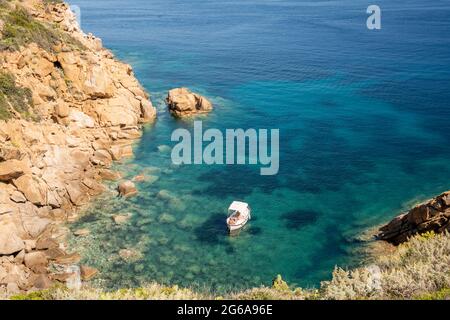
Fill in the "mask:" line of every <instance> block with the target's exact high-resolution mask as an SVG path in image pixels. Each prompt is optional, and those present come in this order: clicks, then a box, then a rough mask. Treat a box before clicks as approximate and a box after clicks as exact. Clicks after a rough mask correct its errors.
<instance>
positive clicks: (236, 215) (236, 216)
mask: <svg viewBox="0 0 450 320" xmlns="http://www.w3.org/2000/svg"><path fill="white" fill-rule="evenodd" d="M240 216H241V213H240V212H239V211H236V212H235V213H234V214H233V216H232V217H231V219H230V224H236V223H237V222H238V221H239V217H240Z"/></svg>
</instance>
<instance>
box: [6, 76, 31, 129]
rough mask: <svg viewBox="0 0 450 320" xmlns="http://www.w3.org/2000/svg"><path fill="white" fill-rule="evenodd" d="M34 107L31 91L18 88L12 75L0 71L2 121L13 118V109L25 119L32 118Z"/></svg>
mask: <svg viewBox="0 0 450 320" xmlns="http://www.w3.org/2000/svg"><path fill="white" fill-rule="evenodd" d="M32 105H33V100H32V93H31V90H30V89H28V88H21V87H18V86H17V85H16V82H15V78H14V76H13V75H12V74H10V73H7V72H3V71H0V120H7V119H10V118H11V117H12V113H11V111H12V110H11V108H12V109H14V110H15V111H16V112H18V113H20V114H21V115H22V116H23V117H24V118H30V117H31V113H30V111H31V110H30V108H31V107H32Z"/></svg>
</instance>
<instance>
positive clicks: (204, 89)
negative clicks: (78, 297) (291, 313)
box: [70, 0, 450, 290]
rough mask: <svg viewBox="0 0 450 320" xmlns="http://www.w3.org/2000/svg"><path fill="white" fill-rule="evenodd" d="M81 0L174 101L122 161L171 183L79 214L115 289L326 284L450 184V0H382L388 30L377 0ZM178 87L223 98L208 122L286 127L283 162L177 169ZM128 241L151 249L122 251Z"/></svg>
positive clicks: (93, 256)
mask: <svg viewBox="0 0 450 320" xmlns="http://www.w3.org/2000/svg"><path fill="white" fill-rule="evenodd" d="M70 2H71V3H72V4H76V5H79V6H80V8H81V13H82V17H81V21H82V28H83V29H84V30H85V31H86V32H93V33H94V34H96V35H97V36H99V37H101V38H102V39H103V42H104V45H105V46H107V47H109V48H111V49H112V50H113V51H114V53H115V54H116V56H117V57H118V58H120V59H122V60H124V61H126V62H128V63H130V64H131V65H132V66H133V67H134V70H135V73H136V75H137V77H138V79H139V80H140V81H141V82H142V84H143V85H144V86H145V87H146V89H147V90H148V91H149V92H151V94H152V100H153V103H154V105H155V106H157V107H158V111H159V120H158V122H157V123H156V125H154V126H148V127H146V128H145V131H144V136H143V138H142V140H141V141H140V142H139V143H137V144H136V146H135V154H136V156H135V158H134V159H132V160H130V161H128V162H126V163H124V164H123V165H119V166H118V169H120V170H122V171H124V172H125V177H129V178H132V177H133V176H134V175H136V174H139V173H142V172H144V173H146V174H147V175H150V176H151V179H152V180H155V179H156V177H158V180H157V181H149V182H144V183H141V184H139V186H138V187H139V190H140V194H139V196H138V197H136V198H132V199H130V200H119V199H117V198H114V197H113V196H112V195H111V194H107V195H105V196H103V197H102V199H100V200H99V201H97V202H96V203H94V204H93V205H92V207H91V208H90V209H89V210H88V215H87V217H86V218H84V219H83V220H82V221H81V222H80V223H78V224H77V225H76V227H79V226H80V225H82V226H83V227H88V228H90V229H92V230H93V233H92V235H91V236H90V237H89V238H87V239H83V240H79V239H78V240H76V241H75V243H74V245H75V246H78V247H83V248H85V249H86V250H85V254H86V256H85V262H87V263H89V264H91V265H94V266H98V267H100V268H101V270H102V275H101V280H99V282H102V284H105V285H107V286H109V287H120V286H134V285H139V284H141V283H143V282H149V281H152V280H156V281H159V282H164V283H176V284H181V285H193V284H198V285H200V286H210V287H212V288H214V289H219V290H222V289H226V288H237V287H249V286H255V285H259V284H267V283H270V281H271V279H272V278H273V277H274V276H275V275H276V274H279V273H280V274H282V275H283V276H284V277H285V278H286V279H287V280H288V281H290V282H291V283H295V284H298V285H302V286H315V285H318V284H319V282H320V281H321V280H326V279H328V278H329V277H330V275H331V272H332V270H333V268H334V266H335V265H341V266H353V265H354V264H355V263H357V261H358V260H359V259H360V258H361V257H360V256H359V254H358V251H357V250H355V249H358V248H359V247H360V246H361V244H360V243H359V242H358V241H356V240H355V237H357V235H358V234H360V233H361V232H362V231H364V230H365V229H367V228H369V227H373V226H374V225H377V224H379V223H382V222H385V221H387V220H389V219H390V218H392V217H393V216H394V215H395V214H397V213H398V212H399V211H401V210H402V209H405V208H407V207H408V206H410V205H411V204H412V203H414V202H415V201H419V200H423V199H425V198H428V197H430V196H432V195H434V194H436V193H439V192H442V191H444V190H446V189H449V188H450V161H449V159H450V148H448V147H447V145H448V142H449V138H450V108H449V101H450V90H449V88H450V37H449V36H448V32H449V31H450V1H443V0H441V1H439V0H433V1H432V2H430V1H425V0H409V1H405V0H402V1H386V0H379V1H376V4H378V5H379V6H380V7H381V9H382V30H378V31H370V30H368V29H367V28H366V19H367V17H368V15H367V14H366V8H367V7H368V5H370V4H373V3H372V1H362V0H348V1H347V0H336V1H294V0H279V1H277V0H270V1H269V0H259V1H257V0H248V1H237V0H221V1H200V0H191V1H182V0H151V1H144V0H131V1H106V0H98V1H87V0H74V1H70ZM178 86H186V87H189V88H191V89H193V90H195V91H198V92H200V93H202V94H204V95H206V96H207V97H209V98H210V99H211V100H212V101H213V103H214V105H215V110H214V112H213V113H212V114H211V115H209V116H208V117H206V118H204V119H203V121H204V123H203V126H204V127H205V128H218V129H221V130H224V129H226V128H268V129H271V128H277V129H278V128H279V129H280V137H281V138H280V139H281V141H280V148H281V155H280V162H281V163H280V173H279V174H278V175H277V176H274V177H261V176H260V175H259V168H257V167H253V166H228V167H225V166H212V167H208V166H182V167H176V166H173V165H171V161H170V153H167V152H165V151H164V148H161V147H160V148H159V149H158V146H163V145H169V146H172V145H173V144H172V143H171V142H170V135H171V133H172V131H173V130H174V129H175V128H178V127H186V128H188V129H190V128H192V122H189V121H176V120H174V119H173V118H172V117H171V116H170V115H168V113H167V112H166V107H165V105H164V101H163V100H164V97H165V95H166V94H167V91H168V90H169V89H171V88H174V87H178ZM113 187H114V186H111V188H113ZM161 190H164V192H163V193H162V194H161V193H160V191H161ZM158 193H159V194H158ZM233 199H243V200H246V201H247V202H249V203H250V204H251V206H252V207H253V211H254V217H255V219H254V220H253V221H252V222H251V223H250V225H249V227H248V228H247V230H245V231H244V232H242V233H241V235H240V236H239V237H237V238H230V237H228V236H227V233H226V230H225V228H224V218H225V217H226V208H227V206H228V205H229V203H230V202H231V201H232V200H233ZM119 213H131V214H132V215H133V218H132V220H131V222H130V224H129V225H127V226H122V227H117V226H114V224H113V223H112V220H111V216H112V215H113V214H119ZM122 248H134V249H136V250H139V251H140V252H141V253H142V254H143V259H142V260H140V261H138V262H133V263H125V262H123V261H121V260H120V258H118V256H117V252H118V250H120V249H122Z"/></svg>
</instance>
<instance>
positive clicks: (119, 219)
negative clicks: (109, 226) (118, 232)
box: [112, 214, 131, 225]
mask: <svg viewBox="0 0 450 320" xmlns="http://www.w3.org/2000/svg"><path fill="white" fill-rule="evenodd" d="M112 218H113V220H114V223H115V224H117V225H122V224H125V223H127V222H128V220H130V218H131V215H129V214H125V215H120V214H118V215H115V216H113V217H112Z"/></svg>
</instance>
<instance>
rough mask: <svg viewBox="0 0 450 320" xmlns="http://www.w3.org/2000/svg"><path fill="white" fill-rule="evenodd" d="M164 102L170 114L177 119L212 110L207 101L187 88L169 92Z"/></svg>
mask: <svg viewBox="0 0 450 320" xmlns="http://www.w3.org/2000/svg"><path fill="white" fill-rule="evenodd" d="M166 102H167V106H168V107H169V111H170V113H171V114H172V115H174V116H175V117H179V118H182V117H190V116H194V115H197V114H204V113H208V112H210V111H211V110H212V109H213V106H212V104H211V102H210V101H209V100H208V99H206V98H205V97H202V96H201V95H199V94H197V93H193V92H191V91H189V90H188V89H187V88H176V89H172V90H170V91H169V94H168V96H167V99H166Z"/></svg>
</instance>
